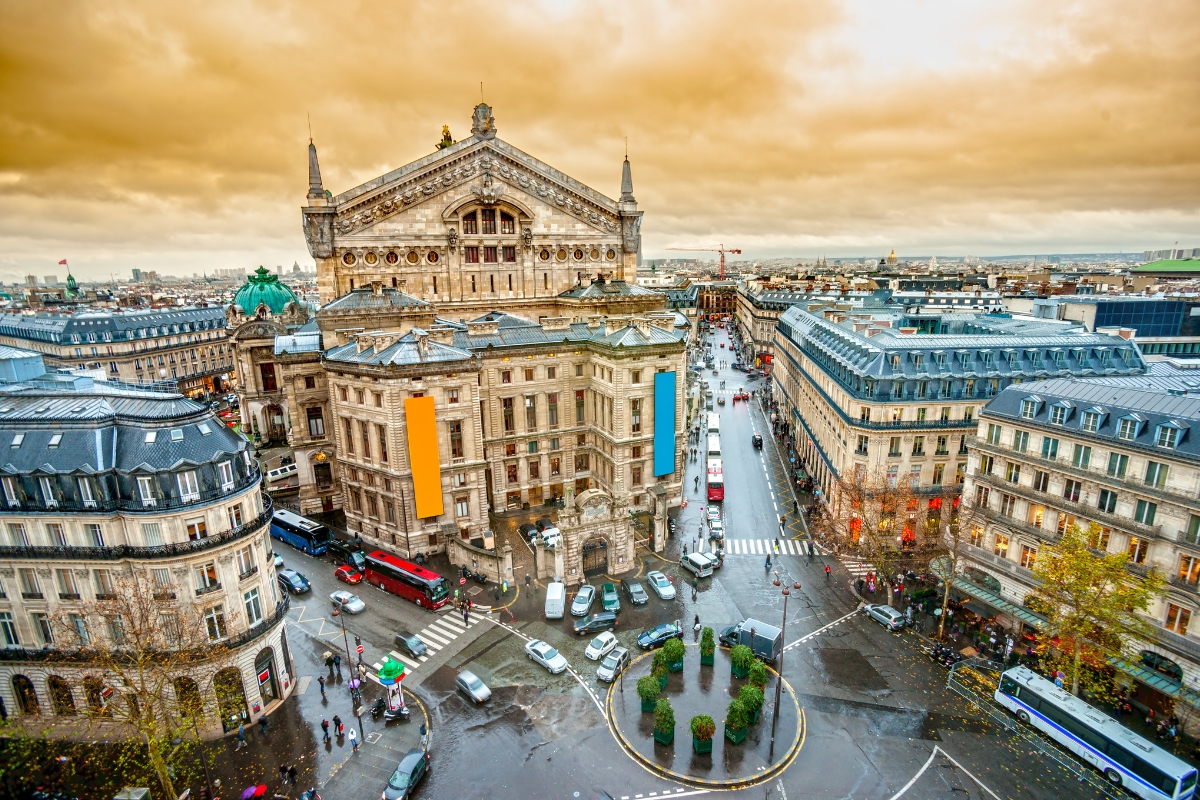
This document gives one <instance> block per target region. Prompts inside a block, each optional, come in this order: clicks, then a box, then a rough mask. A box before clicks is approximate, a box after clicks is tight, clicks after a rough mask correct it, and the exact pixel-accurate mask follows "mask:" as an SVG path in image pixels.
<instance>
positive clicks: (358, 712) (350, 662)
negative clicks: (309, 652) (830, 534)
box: [333, 601, 786, 744]
mask: <svg viewBox="0 0 1200 800" xmlns="http://www.w3.org/2000/svg"><path fill="white" fill-rule="evenodd" d="M785 603H786V601H785ZM344 606H345V604H344V603H342V602H341V601H339V602H338V606H337V608H335V609H334V610H333V616H335V617H337V618H338V622H340V623H342V641H343V642H345V644H346V668H347V669H349V670H350V676H351V677H350V680H351V681H352V688H354V687H357V686H358V678H355V677H354V676H355V675H356V674H358V673H357V671H356V670H355V668H354V659H353V658H351V657H350V637H348V636H347V635H346V617H345V615H343V614H342V608H343V607H344ZM350 700H351V702H353V701H354V695H353V692H352V693H351V696H350ZM354 716H356V717H358V738H359V739H362V742H363V744H366V743H367V740H366V738H365V734H364V733H363V726H362V703H361V702H359V703H357V704H356V705H355V706H354Z"/></svg>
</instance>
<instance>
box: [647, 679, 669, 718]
mask: <svg viewBox="0 0 1200 800" xmlns="http://www.w3.org/2000/svg"><path fill="white" fill-rule="evenodd" d="M658 688H659V689H660V690H661V691H664V692H665V691H666V690H667V676H666V675H663V676H662V677H661V678H659V679H658ZM650 710H651V711H653V710H654V709H650Z"/></svg>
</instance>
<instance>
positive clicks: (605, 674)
mask: <svg viewBox="0 0 1200 800" xmlns="http://www.w3.org/2000/svg"><path fill="white" fill-rule="evenodd" d="M627 666H629V651H628V650H626V649H625V648H624V647H618V648H616V649H615V650H612V651H610V652H609V654H608V655H606V656H605V657H604V660H603V661H601V662H600V666H598V667H596V678H597V680H602V681H604V682H605V683H612V682H613V681H615V680H616V679H617V676H618V675H620V674H621V670H623V669H625V668H626V667H627Z"/></svg>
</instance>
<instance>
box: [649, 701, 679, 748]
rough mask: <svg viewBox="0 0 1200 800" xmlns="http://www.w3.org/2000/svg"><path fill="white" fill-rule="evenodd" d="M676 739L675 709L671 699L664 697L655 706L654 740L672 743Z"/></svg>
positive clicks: (659, 742) (660, 742)
mask: <svg viewBox="0 0 1200 800" xmlns="http://www.w3.org/2000/svg"><path fill="white" fill-rule="evenodd" d="M674 740H675V709H673V708H671V701H670V700H668V699H667V698H665V697H664V698H663V699H661V700H659V701H658V704H657V705H655V706H654V741H655V742H657V743H658V744H670V743H671V742H673V741H674Z"/></svg>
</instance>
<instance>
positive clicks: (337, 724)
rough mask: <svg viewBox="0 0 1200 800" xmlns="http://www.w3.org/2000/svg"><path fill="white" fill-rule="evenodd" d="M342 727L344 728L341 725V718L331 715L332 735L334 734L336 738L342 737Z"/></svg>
mask: <svg viewBox="0 0 1200 800" xmlns="http://www.w3.org/2000/svg"><path fill="white" fill-rule="evenodd" d="M344 727H345V726H344V725H342V718H341V717H339V716H338V715H337V714H334V715H333V732H334V733H336V734H337V735H338V736H341V735H342V729H343V728H344Z"/></svg>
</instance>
